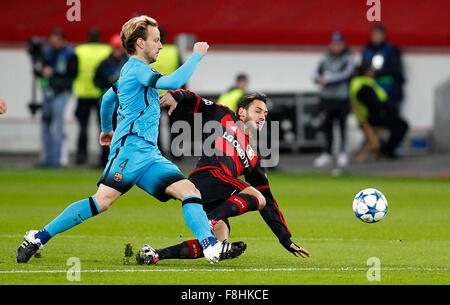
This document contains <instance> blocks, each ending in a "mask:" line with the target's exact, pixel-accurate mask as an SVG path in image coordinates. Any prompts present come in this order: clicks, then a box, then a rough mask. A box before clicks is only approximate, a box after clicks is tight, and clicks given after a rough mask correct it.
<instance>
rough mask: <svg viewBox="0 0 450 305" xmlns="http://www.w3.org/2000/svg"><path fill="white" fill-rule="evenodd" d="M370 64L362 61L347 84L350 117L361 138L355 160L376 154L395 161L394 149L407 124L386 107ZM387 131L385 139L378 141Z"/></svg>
mask: <svg viewBox="0 0 450 305" xmlns="http://www.w3.org/2000/svg"><path fill="white" fill-rule="evenodd" d="M375 75H376V74H375V71H374V69H373V67H372V64H371V63H370V62H362V63H361V65H360V67H359V68H358V75H357V76H355V77H353V78H352V80H351V82H350V101H351V106H352V111H353V114H354V115H355V117H356V119H357V121H358V123H359V127H360V128H361V130H362V131H363V133H364V135H365V140H366V141H365V145H364V146H363V147H362V148H361V149H360V150H359V151H358V152H357V153H356V156H355V161H357V162H362V161H364V160H365V158H366V157H367V155H368V154H369V153H372V152H373V153H379V154H381V155H382V156H384V157H385V158H388V159H396V158H398V156H397V154H396V153H395V150H396V148H397V146H398V145H399V144H400V143H401V141H402V140H403V138H404V137H405V135H406V132H407V131H408V123H407V122H406V121H405V120H404V119H403V118H401V117H400V116H399V115H398V112H397V111H395V110H393V109H392V108H391V107H389V106H388V103H387V101H388V94H387V92H386V91H385V90H384V89H383V88H382V87H381V86H380V85H379V84H378V83H377V82H376V80H375ZM385 130H387V131H388V132H389V138H388V139H387V141H386V142H384V143H382V142H381V141H380V138H381V135H382V133H383V132H384V131H385Z"/></svg>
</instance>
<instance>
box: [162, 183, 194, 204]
mask: <svg viewBox="0 0 450 305" xmlns="http://www.w3.org/2000/svg"><path fill="white" fill-rule="evenodd" d="M166 193H167V194H169V195H171V196H173V197H174V198H176V199H179V200H183V199H184V198H186V197H189V196H196V197H199V198H201V197H202V195H201V193H200V191H199V190H198V189H197V188H196V187H195V185H194V184H193V183H192V182H191V181H189V180H188V179H184V180H180V181H177V182H175V183H173V184H171V185H169V186H168V187H167V189H166Z"/></svg>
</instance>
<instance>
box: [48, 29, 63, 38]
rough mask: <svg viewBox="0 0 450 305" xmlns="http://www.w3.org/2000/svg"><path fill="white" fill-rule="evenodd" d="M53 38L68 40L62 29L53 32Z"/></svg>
mask: <svg viewBox="0 0 450 305" xmlns="http://www.w3.org/2000/svg"><path fill="white" fill-rule="evenodd" d="M51 36H58V37H59V38H61V39H65V38H66V34H65V33H64V31H63V30H62V29H60V28H56V29H53V30H52V32H51Z"/></svg>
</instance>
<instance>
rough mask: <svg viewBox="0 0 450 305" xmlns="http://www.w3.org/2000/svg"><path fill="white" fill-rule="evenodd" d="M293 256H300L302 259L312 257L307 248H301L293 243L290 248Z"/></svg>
mask: <svg viewBox="0 0 450 305" xmlns="http://www.w3.org/2000/svg"><path fill="white" fill-rule="evenodd" d="M288 250H289V251H290V252H291V253H292V254H294V255H295V256H298V255H300V256H301V257H303V258H305V257H310V254H309V252H308V250H306V249H305V248H302V247H300V246H299V245H297V244H296V243H294V242H293V243H291V245H290V246H289V249H288Z"/></svg>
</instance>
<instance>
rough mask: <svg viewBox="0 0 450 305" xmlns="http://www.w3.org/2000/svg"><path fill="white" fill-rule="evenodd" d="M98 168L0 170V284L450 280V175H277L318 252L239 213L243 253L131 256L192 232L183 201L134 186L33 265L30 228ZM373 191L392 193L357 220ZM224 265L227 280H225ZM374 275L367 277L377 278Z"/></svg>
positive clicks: (290, 220)
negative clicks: (19, 259) (384, 206)
mask: <svg viewBox="0 0 450 305" xmlns="http://www.w3.org/2000/svg"><path fill="white" fill-rule="evenodd" d="M99 176H100V171H96V170H68V169H62V170H34V169H1V170H0V245H1V247H0V284H3V285H5V284H152V285H159V284H165V285H168V284H178V285H180V284H186V283H188V284H194V285H195V284H220V285H228V284H237V285H245V284H251V285H258V284H271V285H286V284H287V285H301V284H337V285H340V284H445V285H448V284H450V262H449V253H450V239H449V232H450V222H449V220H448V216H449V215H450V192H449V189H450V182H449V180H443V179H442V180H438V179H421V178H382V177H369V176H345V175H344V176H341V177H331V176H326V175H292V174H282V173H271V172H269V179H270V181H271V187H272V191H273V193H274V196H275V198H276V199H277V202H278V204H279V206H280V208H281V210H282V212H283V213H284V216H285V219H286V222H287V224H288V226H289V228H290V230H291V232H292V233H293V240H294V241H296V242H297V243H298V244H300V245H302V246H303V247H305V248H306V249H308V250H309V251H310V252H311V257H310V258H308V259H302V258H297V257H294V256H293V255H292V254H290V253H289V252H287V251H286V250H285V249H284V248H283V247H282V246H281V245H280V244H279V243H278V241H277V239H276V238H275V236H274V235H273V233H272V232H271V231H270V229H269V228H268V226H267V225H266V224H265V223H264V221H263V220H262V218H261V217H260V215H259V213H257V212H251V213H247V214H245V215H242V216H240V217H237V218H233V219H231V226H232V231H231V240H232V241H237V240H243V241H245V242H246V243H247V245H248V248H247V251H246V252H245V253H244V254H243V255H242V256H241V257H239V258H238V259H234V260H227V261H222V262H220V263H219V264H217V265H210V264H208V263H207V262H206V260H205V259H203V258H201V259H197V260H166V261H161V262H159V263H158V264H157V265H153V266H140V265H136V264H135V262H134V258H133V259H131V260H130V262H131V263H130V264H126V263H125V262H124V260H123V258H124V247H125V244H127V243H131V244H132V245H133V250H134V252H135V253H136V251H137V250H138V249H139V248H140V247H141V246H142V244H144V243H149V244H151V245H152V246H153V247H155V248H159V247H165V246H169V245H172V244H175V243H179V242H181V241H183V240H185V239H191V238H192V234H191V233H190V231H189V229H188V228H187V226H186V225H185V223H184V221H183V217H182V212H181V208H180V203H179V202H177V201H174V200H171V201H169V202H167V203H160V202H157V201H156V200H155V199H153V198H152V197H151V196H149V195H147V194H146V193H145V192H144V191H142V190H140V189H138V188H137V187H136V188H133V189H132V190H131V191H130V192H129V193H127V194H126V195H124V196H122V197H121V198H120V199H119V200H118V201H117V202H116V203H114V205H113V206H112V207H111V208H110V209H109V210H108V211H106V212H105V213H103V214H100V215H99V216H96V217H94V218H92V219H89V220H87V221H86V222H84V223H83V224H81V225H79V226H77V227H75V228H73V229H71V230H69V231H67V232H64V233H62V234H60V235H58V236H56V237H55V238H53V239H52V240H51V241H50V242H49V243H48V244H47V245H46V246H45V250H44V251H42V252H41V257H40V258H35V257H33V258H32V259H31V260H30V261H29V262H28V263H27V264H17V263H16V262H15V251H16V249H17V247H18V246H19V244H20V243H21V242H22V240H23V235H24V233H25V232H26V231H27V230H29V229H41V228H42V227H43V226H44V225H46V224H47V223H48V222H49V221H51V220H52V219H53V218H54V217H55V216H57V215H58V214H59V213H60V212H61V211H62V210H63V209H64V208H65V207H66V206H67V205H68V204H70V203H72V202H74V201H77V200H80V199H83V198H86V197H88V196H89V195H92V194H93V193H94V192H95V190H96V185H95V184H96V182H97V179H98V178H99ZM367 187H374V188H377V189H379V190H380V191H382V192H383V193H384V194H385V195H386V197H387V200H388V203H389V211H388V215H387V216H386V217H385V219H383V220H382V221H380V222H379V223H375V224H366V223H363V222H361V221H360V220H358V219H356V217H355V216H354V214H353V211H352V200H353V197H354V195H355V194H356V193H357V192H358V191H360V190H361V189H363V188H367ZM71 257H76V258H78V259H79V261H80V267H81V274H80V278H79V279H80V281H69V280H68V277H67V275H68V274H67V271H68V270H70V268H71V267H72V265H67V262H68V259H69V258H71ZM371 257H376V258H378V259H379V261H380V268H381V269H380V273H379V275H380V278H379V279H380V281H369V280H368V277H367V274H368V273H369V274H372V275H374V274H375V273H371V272H370V271H369V268H371V267H373V265H368V264H367V261H368V259H369V258H371ZM218 272H220V276H218V275H217V274H218ZM369 278H370V277H369Z"/></svg>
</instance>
